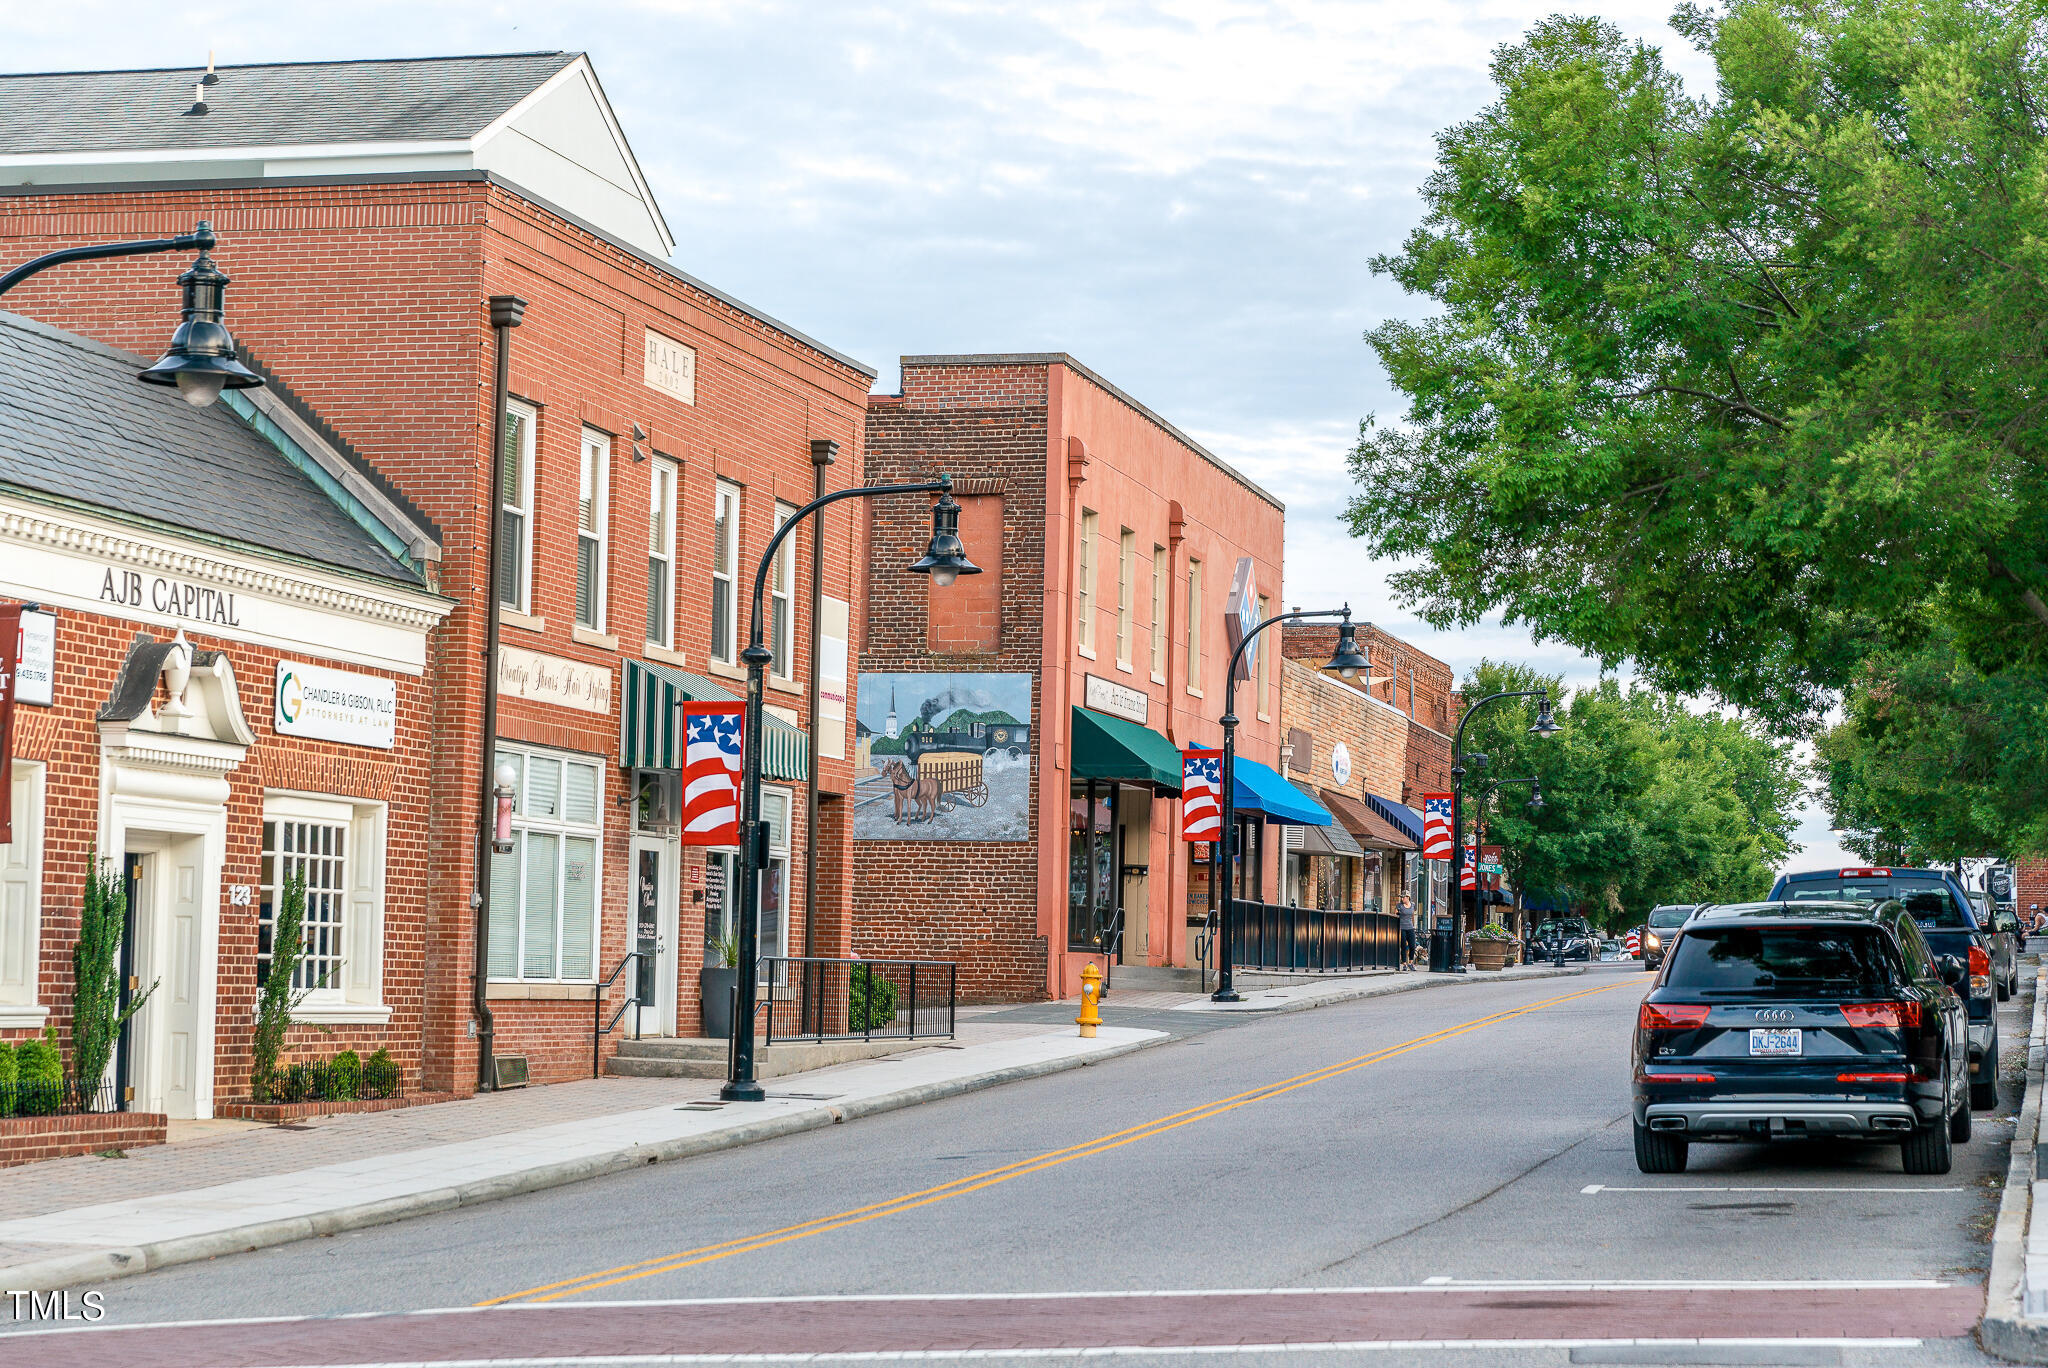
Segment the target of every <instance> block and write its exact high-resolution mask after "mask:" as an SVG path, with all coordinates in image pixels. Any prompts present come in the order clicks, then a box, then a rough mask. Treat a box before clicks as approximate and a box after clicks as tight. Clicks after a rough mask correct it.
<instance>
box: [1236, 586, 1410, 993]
mask: <svg viewBox="0 0 2048 1368" xmlns="http://www.w3.org/2000/svg"><path fill="white" fill-rule="evenodd" d="M1331 617H1333V618H1342V619H1343V625H1342V626H1341V627H1340V628H1339V629H1338V632H1337V649H1336V651H1335V652H1333V653H1332V654H1331V656H1330V660H1329V663H1328V664H1326V665H1324V666H1323V668H1324V669H1325V670H1327V671H1329V672H1330V673H1332V674H1337V675H1342V676H1343V677H1344V678H1346V679H1353V678H1356V677H1357V675H1358V673H1359V672H1360V671H1361V670H1364V671H1370V670H1371V669H1372V657H1371V656H1370V655H1368V654H1367V653H1365V652H1363V651H1361V650H1359V649H1358V643H1357V641H1356V640H1355V639H1354V638H1353V635H1352V633H1353V631H1354V630H1355V629H1354V628H1353V627H1352V625H1351V605H1350V604H1348V603H1347V604H1345V605H1344V606H1343V607H1342V608H1329V609H1322V610H1319V611H1317V612H1313V613H1305V612H1301V611H1299V610H1297V611H1295V612H1292V613H1281V614H1279V615H1278V616H1277V617H1269V618H1267V619H1266V620H1265V621H1264V622H1262V623H1260V624H1259V625H1258V626H1256V627H1254V628H1252V629H1251V630H1250V631H1249V632H1246V633H1245V634H1244V639H1243V640H1242V641H1240V642H1238V643H1237V649H1236V650H1234V651H1232V652H1231V653H1230V666H1229V668H1228V669H1226V670H1225V671H1224V672H1223V718H1222V722H1223V794H1222V799H1223V830H1222V831H1221V832H1220V833H1219V834H1220V835H1221V837H1222V839H1221V840H1220V841H1218V842H1217V843H1216V844H1215V845H1214V846H1213V847H1212V849H1214V850H1215V851H1216V854H1215V856H1214V859H1215V870H1216V872H1215V873H1214V874H1212V875H1211V876H1210V881H1211V883H1214V884H1219V885H1220V887H1221V889H1222V891H1221V892H1220V893H1219V894H1218V895H1217V903H1216V939H1217V946H1216V991H1215V992H1214V993H1211V994H1210V995H1209V996H1210V999H1211V1000H1212V1001H1215V1002H1241V1001H1243V999H1242V998H1240V997H1239V996H1238V993H1237V989H1236V988H1235V987H1234V986H1233V985H1232V983H1231V969H1232V967H1233V966H1232V963H1231V960H1232V946H1231V932H1232V929H1233V925H1234V918H1233V916H1232V912H1233V908H1232V904H1233V903H1234V902H1235V899H1234V898H1233V897H1232V896H1231V891H1230V881H1231V876H1232V871H1233V868H1234V866H1233V865H1232V853H1233V850H1234V848H1235V846H1236V844H1237V801H1236V800H1237V795H1236V792H1235V791H1234V788H1235V785H1236V782H1237V662H1238V661H1240V660H1242V659H1243V658H1244V653H1245V648H1246V647H1247V646H1250V645H1251V644H1252V642H1253V641H1255V640H1257V638H1258V635H1259V633H1261V632H1263V631H1265V630H1266V629H1267V628H1268V627H1271V626H1272V625H1273V624H1274V623H1276V622H1293V621H1295V620H1296V619H1299V618H1331Z"/></svg>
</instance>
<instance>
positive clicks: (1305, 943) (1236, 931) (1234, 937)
mask: <svg viewBox="0 0 2048 1368" xmlns="http://www.w3.org/2000/svg"><path fill="white" fill-rule="evenodd" d="M1231 912H1232V919H1233V923H1234V924H1233V926H1232V927H1231V940H1230V943H1231V955H1232V957H1233V959H1234V960H1235V962H1236V964H1237V967H1238V968H1240V969H1276V970H1280V971H1283V972H1286V973H1295V974H1345V973H1357V972H1359V971H1361V970H1365V969H1393V968H1397V967H1398V966H1399V965H1400V962H1401V918H1400V917H1399V916H1398V915H1396V914H1394V913H1391V912H1330V911H1324V910H1323V909H1321V908H1315V907H1279V906H1275V905H1274V904H1272V903H1255V902H1242V901H1240V902H1235V903H1233V904H1232V905H1231Z"/></svg>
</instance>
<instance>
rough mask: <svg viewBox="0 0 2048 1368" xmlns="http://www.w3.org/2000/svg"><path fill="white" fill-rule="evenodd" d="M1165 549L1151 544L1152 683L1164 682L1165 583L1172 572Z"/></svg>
mask: <svg viewBox="0 0 2048 1368" xmlns="http://www.w3.org/2000/svg"><path fill="white" fill-rule="evenodd" d="M1172 568H1173V567H1172V564H1171V563H1170V562H1169V560H1168V558H1167V553H1166V548H1165V547H1163V546H1161V545H1159V544H1158V543H1157V542H1154V543H1153V544H1152V682H1153V683H1155V684H1164V683H1165V682H1166V581H1167V579H1168V578H1169V573H1170V571H1171V570H1172Z"/></svg>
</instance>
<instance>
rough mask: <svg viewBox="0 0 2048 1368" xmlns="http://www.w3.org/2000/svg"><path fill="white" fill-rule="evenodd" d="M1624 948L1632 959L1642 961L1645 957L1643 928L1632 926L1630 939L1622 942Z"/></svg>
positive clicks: (1629, 932)
mask: <svg viewBox="0 0 2048 1368" xmlns="http://www.w3.org/2000/svg"><path fill="white" fill-rule="evenodd" d="M1622 948H1623V949H1625V950H1627V951H1628V957H1629V958H1630V959H1641V958H1642V955H1643V928H1642V927H1640V926H1631V927H1630V928H1629V929H1628V937H1627V939H1625V940H1624V941H1622Z"/></svg>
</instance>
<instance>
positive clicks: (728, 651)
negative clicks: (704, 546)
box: [711, 480, 740, 665]
mask: <svg viewBox="0 0 2048 1368" xmlns="http://www.w3.org/2000/svg"><path fill="white" fill-rule="evenodd" d="M712 498H713V502H712V506H711V658H712V659H713V660H717V661H723V662H724V663H725V664H727V665H730V664H732V662H733V661H734V660H736V659H738V658H739V589H738V587H737V586H738V576H739V563H740V487H739V486H738V485H736V484H733V483H732V482H731V481H729V480H720V481H719V482H718V490H717V492H716V493H715V494H714V495H713V496H712Z"/></svg>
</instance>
